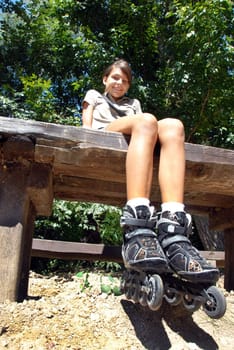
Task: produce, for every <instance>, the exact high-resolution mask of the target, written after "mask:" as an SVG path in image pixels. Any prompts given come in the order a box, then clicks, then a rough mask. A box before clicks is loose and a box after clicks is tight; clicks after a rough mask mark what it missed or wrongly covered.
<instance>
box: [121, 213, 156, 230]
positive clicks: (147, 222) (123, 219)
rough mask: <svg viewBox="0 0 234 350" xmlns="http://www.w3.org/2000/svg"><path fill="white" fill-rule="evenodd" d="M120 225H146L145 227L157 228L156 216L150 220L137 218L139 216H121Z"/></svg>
mask: <svg viewBox="0 0 234 350" xmlns="http://www.w3.org/2000/svg"><path fill="white" fill-rule="evenodd" d="M120 225H121V226H122V227H124V226H136V227H144V228H150V229H153V228H155V225H156V218H151V219H150V220H146V219H137V218H126V217H124V216H122V217H121V220H120Z"/></svg>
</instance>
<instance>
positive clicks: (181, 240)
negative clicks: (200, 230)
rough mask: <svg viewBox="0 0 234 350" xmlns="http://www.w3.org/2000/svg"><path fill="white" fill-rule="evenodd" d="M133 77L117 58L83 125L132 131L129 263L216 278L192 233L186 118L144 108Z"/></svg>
mask: <svg viewBox="0 0 234 350" xmlns="http://www.w3.org/2000/svg"><path fill="white" fill-rule="evenodd" d="M131 81H132V73H131V68H130V66H129V64H128V62H126V61H125V60H122V59H121V60H117V61H115V62H114V63H112V64H111V65H110V66H108V67H107V68H106V70H105V71H104V74H103V84H104V86H105V92H104V94H101V93H99V92H98V91H96V90H89V91H88V92H87V93H86V95H85V98H84V101H83V112H82V118H83V127H89V128H95V129H99V130H101V129H102V130H105V131H114V132H121V133H123V134H127V135H131V139H130V144H129V148H128V152H127V157H126V183H127V203H126V206H125V207H124V208H123V215H122V218H121V225H122V227H123V231H124V242H123V248H122V255H123V260H124V263H125V266H126V267H128V268H133V269H135V270H148V271H149V270H151V271H156V272H164V271H167V269H168V264H169V266H170V268H172V269H173V270H174V271H175V272H176V273H177V274H179V275H180V276H181V277H183V278H186V279H188V280H193V281H194V279H195V280H199V281H200V282H215V281H216V280H217V279H218V276H219V272H218V270H217V269H216V268H213V267H211V266H210V265H209V264H208V263H207V262H206V260H205V259H203V258H202V257H201V256H200V255H199V253H198V251H197V250H196V249H195V248H194V247H193V246H192V245H191V242H190V240H189V238H188V232H189V227H190V224H191V216H190V215H189V214H186V212H185V211H184V204H183V194H184V176H185V151H184V127H183V124H182V123H181V122H180V121H179V120H177V119H172V118H165V119H162V120H160V121H157V119H156V117H155V116H154V115H152V114H149V113H143V112H142V110H141V105H140V102H139V101H138V100H137V99H131V98H129V97H127V96H126V93H127V92H128V89H129V87H130V85H131ZM157 141H158V142H159V143H160V146H161V148H160V162H159V173H158V178H159V186H160V191H161V199H162V208H161V209H162V212H161V213H160V217H159V219H158V220H156V217H155V215H154V208H153V207H152V206H150V199H149V198H150V191H151V184H152V176H153V152H154V148H155V145H156V143H157ZM155 227H156V228H157V235H156V233H155V230H154V229H155Z"/></svg>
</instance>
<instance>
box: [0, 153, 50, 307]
mask: <svg viewBox="0 0 234 350" xmlns="http://www.w3.org/2000/svg"><path fill="white" fill-rule="evenodd" d="M41 168H42V169H41ZM35 179H38V181H36V182H35ZM48 179H50V180H51V179H52V177H51V174H50V172H48V165H44V164H42V165H40V166H39V165H37V164H31V163H30V162H28V161H26V162H25V160H24V159H23V161H22V163H18V160H17V162H9V161H8V162H6V163H5V164H4V165H0V239H1V245H0V281H4V283H2V286H1V289H0V301H4V300H6V299H9V300H11V301H15V300H17V301H21V300H23V299H24V298H25V297H26V296H27V290H28V275H29V268H30V259H31V255H30V254H31V246H32V235H33V228H34V221H35V217H36V214H37V213H39V212H40V213H42V214H44V215H49V214H50V213H51V209H52V200H53V193H52V188H51V187H52V180H51V181H50V182H51V183H49V185H48ZM6 276H8V277H6Z"/></svg>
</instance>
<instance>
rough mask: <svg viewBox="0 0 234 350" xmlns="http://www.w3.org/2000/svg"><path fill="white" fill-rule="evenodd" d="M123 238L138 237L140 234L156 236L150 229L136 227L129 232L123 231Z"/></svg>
mask: <svg viewBox="0 0 234 350" xmlns="http://www.w3.org/2000/svg"><path fill="white" fill-rule="evenodd" d="M124 236H125V238H127V239H130V238H132V237H136V236H137V237H140V236H142V237H144V238H145V237H154V238H156V234H155V232H154V231H152V230H150V229H148V228H138V229H136V230H134V231H131V232H128V233H125V235H124Z"/></svg>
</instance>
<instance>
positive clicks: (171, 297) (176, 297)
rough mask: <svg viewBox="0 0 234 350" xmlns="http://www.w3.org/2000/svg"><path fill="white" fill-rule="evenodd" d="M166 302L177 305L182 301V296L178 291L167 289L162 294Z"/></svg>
mask: <svg viewBox="0 0 234 350" xmlns="http://www.w3.org/2000/svg"><path fill="white" fill-rule="evenodd" d="M164 298H165V300H166V302H167V303H168V304H170V305H172V306H177V305H179V304H180V303H181V301H182V296H181V294H179V293H175V292H172V291H171V290H170V289H167V290H166V291H165V294H164Z"/></svg>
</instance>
